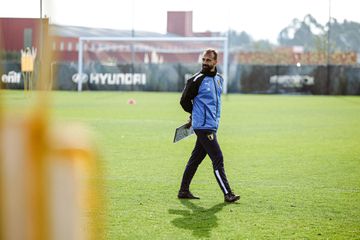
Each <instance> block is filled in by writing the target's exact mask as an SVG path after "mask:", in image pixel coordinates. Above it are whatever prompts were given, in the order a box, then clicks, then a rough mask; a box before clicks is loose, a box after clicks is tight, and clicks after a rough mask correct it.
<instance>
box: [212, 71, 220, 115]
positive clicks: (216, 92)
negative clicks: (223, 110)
mask: <svg viewBox="0 0 360 240" xmlns="http://www.w3.org/2000/svg"><path fill="white" fill-rule="evenodd" d="M213 82H214V87H215V98H216V111H215V120H216V117H217V112H218V105H219V99H218V90H217V87H216V82H215V77H213Z"/></svg>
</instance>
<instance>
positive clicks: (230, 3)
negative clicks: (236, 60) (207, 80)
mask: <svg viewBox="0 0 360 240" xmlns="http://www.w3.org/2000/svg"><path fill="white" fill-rule="evenodd" d="M3 1H6V3H5V4H2V6H1V8H0V17H31V18H36V17H40V6H42V8H41V9H42V13H43V14H42V15H43V16H45V15H46V16H48V17H50V22H51V23H54V24H61V25H70V26H87V27H102V28H113V29H127V30H129V29H134V30H135V31H137V30H138V31H150V32H158V33H166V16H167V15H166V14H167V11H192V12H193V31H194V32H203V31H213V32H226V31H227V30H229V29H232V30H235V31H237V32H241V31H246V32H247V33H248V34H250V35H251V36H252V37H253V38H254V39H255V40H260V39H268V40H270V41H271V42H273V43H276V40H277V36H278V34H279V32H280V31H281V30H282V29H283V28H285V27H286V26H288V25H289V24H290V23H291V22H292V20H293V19H294V18H298V19H300V20H302V19H303V18H304V17H305V15H307V14H311V15H313V16H314V17H315V18H316V19H317V20H318V21H319V22H320V23H321V24H325V23H326V22H327V21H328V19H329V3H330V6H331V7H330V15H331V16H332V17H335V18H336V19H337V20H338V21H340V22H342V21H344V20H345V19H346V20H348V21H355V22H359V23H360V0H217V1H215V0H207V1H206V0H101V1H97V0H92V1H89V0H42V1H41V0H37V1H35V0H3ZM41 3H42V5H41ZM20 6H21V7H20Z"/></svg>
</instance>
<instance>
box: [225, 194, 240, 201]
mask: <svg viewBox="0 0 360 240" xmlns="http://www.w3.org/2000/svg"><path fill="white" fill-rule="evenodd" d="M239 199H240V196H238V195H235V194H233V193H228V194H226V195H225V196H224V200H225V202H228V203H232V202H236V201H237V200H239Z"/></svg>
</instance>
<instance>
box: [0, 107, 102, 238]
mask: <svg viewBox="0 0 360 240" xmlns="http://www.w3.org/2000/svg"><path fill="white" fill-rule="evenodd" d="M2 123H3V124H2V125H1V127H0V143H1V144H0V160H1V161H0V178H1V181H0V183H1V188H0V190H1V194H0V196H1V201H0V203H1V207H0V209H1V212H0V213H1V215H0V219H1V222H0V223H1V226H0V227H1V234H2V236H1V239H6V240H18V239H21V240H48V239H53V240H63V239H67V240H87V239H99V236H98V234H100V232H94V231H92V230H91V229H92V227H94V226H93V225H91V223H94V222H95V220H92V219H91V218H92V216H95V215H97V214H95V215H93V214H91V215H89V212H93V213H94V212H96V211H98V210H100V208H101V205H100V204H99V197H100V196H99V191H98V188H97V186H96V184H93V179H94V178H95V177H98V176H99V172H98V171H97V167H96V164H97V157H96V152H95V151H94V144H93V142H92V140H91V138H90V136H89V133H88V131H87V130H86V129H85V128H84V127H82V126H79V125H69V124H68V125H64V126H60V127H52V128H50V127H49V123H48V121H47V120H46V117H44V116H40V117H39V116H38V115H37V114H34V115H31V116H28V117H5V118H4V119H3V121H2ZM96 220H97V221H98V224H100V223H101V221H100V219H96ZM95 236H96V237H95Z"/></svg>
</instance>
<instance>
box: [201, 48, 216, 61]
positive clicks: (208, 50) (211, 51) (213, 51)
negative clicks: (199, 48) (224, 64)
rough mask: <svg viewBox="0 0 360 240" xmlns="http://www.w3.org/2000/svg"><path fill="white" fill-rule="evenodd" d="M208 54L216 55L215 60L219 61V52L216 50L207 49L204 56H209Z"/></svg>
mask: <svg viewBox="0 0 360 240" xmlns="http://www.w3.org/2000/svg"><path fill="white" fill-rule="evenodd" d="M208 53H212V54H214V60H217V56H218V52H217V51H216V50H215V49H214V48H207V49H206V50H205V51H204V55H205V54H208Z"/></svg>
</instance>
